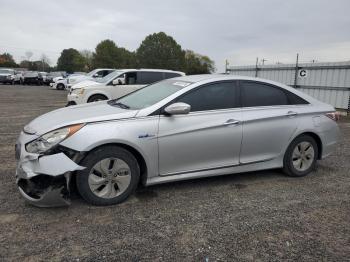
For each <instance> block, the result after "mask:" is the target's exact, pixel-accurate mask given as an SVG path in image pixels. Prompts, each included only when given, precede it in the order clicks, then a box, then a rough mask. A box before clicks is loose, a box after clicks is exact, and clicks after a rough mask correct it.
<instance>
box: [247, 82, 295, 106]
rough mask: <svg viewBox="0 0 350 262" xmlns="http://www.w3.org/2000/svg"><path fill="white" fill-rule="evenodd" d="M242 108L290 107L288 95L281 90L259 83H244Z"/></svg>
mask: <svg viewBox="0 0 350 262" xmlns="http://www.w3.org/2000/svg"><path fill="white" fill-rule="evenodd" d="M241 87H242V89H241V90H242V106H243V107H253V106H274V105H288V104H289V103H288V97H287V94H286V93H285V92H284V91H283V90H282V89H280V88H277V87H273V86H271V85H266V84H264V83H259V82H249V81H242V82H241Z"/></svg>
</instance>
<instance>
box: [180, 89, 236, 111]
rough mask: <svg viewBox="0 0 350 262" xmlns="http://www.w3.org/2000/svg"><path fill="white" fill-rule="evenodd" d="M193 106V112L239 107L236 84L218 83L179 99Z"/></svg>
mask: <svg viewBox="0 0 350 262" xmlns="http://www.w3.org/2000/svg"><path fill="white" fill-rule="evenodd" d="M176 102H183V103H186V104H189V105H191V112H195V111H205V110H216V109H225V108H235V107H238V106H239V105H238V88H237V86H236V82H218V83H213V84H209V85H205V86H202V87H199V88H197V89H195V90H194V91H189V93H187V94H185V95H184V96H182V97H180V98H179V99H177V101H176Z"/></svg>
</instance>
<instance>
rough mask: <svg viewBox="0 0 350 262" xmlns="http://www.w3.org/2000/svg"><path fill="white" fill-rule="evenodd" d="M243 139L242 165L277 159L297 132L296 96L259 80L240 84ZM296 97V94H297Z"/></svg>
mask: <svg viewBox="0 0 350 262" xmlns="http://www.w3.org/2000/svg"><path fill="white" fill-rule="evenodd" d="M240 87H241V99H242V120H243V136H242V147H241V153H240V163H242V164H247V163H253V162H261V161H268V160H271V159H274V158H276V157H277V156H279V155H280V154H281V153H283V150H284V149H285V147H286V146H287V145H288V144H289V141H290V138H291V137H292V135H293V134H294V132H295V131H296V130H297V126H298V119H299V118H298V114H297V108H296V105H292V103H291V96H292V95H294V94H292V93H290V92H288V91H286V90H284V89H282V88H280V87H277V86H274V85H270V84H266V83H263V82H259V81H240ZM294 96H295V95H294Z"/></svg>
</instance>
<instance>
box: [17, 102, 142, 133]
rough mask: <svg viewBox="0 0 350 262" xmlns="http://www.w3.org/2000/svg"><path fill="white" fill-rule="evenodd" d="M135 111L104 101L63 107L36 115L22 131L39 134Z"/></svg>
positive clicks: (124, 116) (132, 113) (119, 117)
mask: <svg viewBox="0 0 350 262" xmlns="http://www.w3.org/2000/svg"><path fill="white" fill-rule="evenodd" d="M137 112H138V110H126V109H122V108H119V107H115V106H111V105H109V104H107V102H106V101H101V102H96V103H89V104H82V105H77V106H70V107H64V108H60V109H57V110H54V111H51V112H49V113H46V114H44V115H41V116H39V117H37V118H36V119H34V120H33V121H31V122H30V123H29V124H28V125H26V126H25V127H24V131H25V132H26V133H29V134H33V135H37V136H40V135H43V134H45V133H47V132H50V131H52V130H55V129H57V128H61V127H64V126H69V125H73V124H80V123H91V122H97V121H107V120H118V119H126V118H132V117H135V116H136V114H137Z"/></svg>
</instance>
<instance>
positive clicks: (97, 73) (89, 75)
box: [67, 68, 115, 88]
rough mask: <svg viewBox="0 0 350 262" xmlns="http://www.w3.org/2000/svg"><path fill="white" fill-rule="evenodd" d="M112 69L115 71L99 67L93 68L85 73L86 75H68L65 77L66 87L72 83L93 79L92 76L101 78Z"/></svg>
mask: <svg viewBox="0 0 350 262" xmlns="http://www.w3.org/2000/svg"><path fill="white" fill-rule="evenodd" d="M113 71H115V69H111V68H99V69H95V70H93V71H91V72H89V73H87V74H86V75H74V76H69V77H68V79H67V86H68V88H70V87H71V86H72V85H75V84H77V83H80V82H82V81H84V80H93V79H94V78H96V79H98V78H103V77H105V76H106V75H108V74H110V73H112V72H113Z"/></svg>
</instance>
